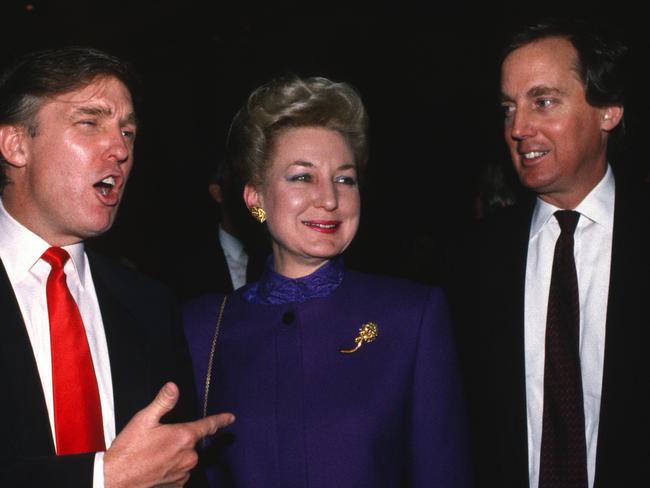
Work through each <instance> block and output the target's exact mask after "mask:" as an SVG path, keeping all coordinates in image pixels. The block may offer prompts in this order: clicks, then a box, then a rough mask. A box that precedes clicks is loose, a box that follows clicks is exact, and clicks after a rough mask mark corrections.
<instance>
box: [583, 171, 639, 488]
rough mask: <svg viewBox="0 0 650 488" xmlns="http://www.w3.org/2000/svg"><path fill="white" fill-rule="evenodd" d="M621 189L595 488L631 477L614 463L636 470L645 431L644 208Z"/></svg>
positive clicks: (620, 183) (618, 190)
mask: <svg viewBox="0 0 650 488" xmlns="http://www.w3.org/2000/svg"><path fill="white" fill-rule="evenodd" d="M624 183H625V182H624V181H619V180H617V181H616V202H615V209H614V231H613V239H612V262H611V272H610V280H609V294H608V303H607V323H606V332H605V357H604V364H603V384H602V390H601V401H600V405H601V406H600V420H599V427H598V448H597V455H596V478H595V487H599V486H610V484H611V483H614V480H616V479H617V477H618V478H619V479H620V476H621V473H623V472H625V473H633V472H634V471H631V470H629V469H628V468H625V471H621V469H622V466H621V465H620V464H619V461H620V462H624V463H626V464H627V463H629V465H634V466H637V465H638V466H639V467H640V466H641V465H642V464H641V463H644V461H643V460H638V461H635V460H634V456H638V455H639V454H638V453H641V452H644V449H637V450H635V447H634V443H635V442H641V441H640V439H643V438H644V433H647V430H648V429H647V426H648V421H647V414H648V408H650V405H649V403H650V401H649V399H648V393H647V388H644V387H641V386H640V383H639V379H640V378H644V380H642V381H645V377H647V374H648V363H647V359H646V358H647V345H648V342H649V341H650V337H649V335H650V334H649V332H648V324H649V323H650V314H649V312H648V300H650V289H649V286H648V281H649V280H650V278H649V277H650V269H649V262H650V260H649V259H648V257H647V254H648V252H649V250H650V248H649V246H650V236H649V235H648V224H647V218H648V217H647V213H646V211H647V205H646V202H645V201H644V200H643V198H642V197H641V194H640V193H639V192H638V191H635V188H628V187H627V186H626V185H625V184H624ZM637 196H638V197H639V198H637ZM643 384H644V383H643ZM616 484H618V483H616ZM623 484H625V483H623Z"/></svg>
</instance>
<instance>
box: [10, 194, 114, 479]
mask: <svg viewBox="0 0 650 488" xmlns="http://www.w3.org/2000/svg"><path fill="white" fill-rule="evenodd" d="M49 247H51V246H50V245H49V244H48V243H47V242H45V241H44V240H43V239H41V238H40V237H39V236H37V235H36V234H34V233H33V232H31V231H30V230H29V229H27V228H26V227H24V226H23V225H21V224H20V223H18V222H17V221H16V220H15V219H14V218H13V217H11V215H9V213H8V212H7V210H6V209H5V208H4V205H3V204H2V200H1V199H0V258H1V259H2V263H3V264H4V267H5V269H6V271H7V275H8V277H9V281H10V283H11V286H12V287H13V290H14V293H15V295H16V299H17V301H18V305H19V307H20V312H21V314H22V317H23V320H24V322H25V327H26V329H27V335H28V336H29V340H30V343H31V345H32V349H33V351H34V356H35V360H36V366H37V368H38V374H39V376H40V380H41V386H42V388H43V394H44V395H45V403H46V405H47V411H48V416H49V420H50V428H51V429H52V437H53V439H54V442H55V443H56V434H55V429H54V408H53V402H54V400H53V391H52V357H51V352H50V323H49V317H48V313H47V296H46V292H45V286H46V283H47V278H48V276H49V274H50V269H51V268H50V265H49V264H48V263H47V262H46V261H44V260H43V259H41V256H42V254H43V253H44V252H45V251H46V250H47V249H48V248H49ZM64 249H65V250H66V251H67V252H68V254H70V259H69V260H68V261H67V262H66V264H65V266H64V272H65V274H66V281H67V284H68V288H69V289H70V293H71V294H72V296H73V298H74V300H75V302H76V303H77V306H78V307H79V312H80V314H81V317H82V320H83V323H84V327H85V329H86V336H87V338H88V345H89V347H90V353H91V356H92V360H93V365H94V369H95V375H96V376H97V386H98V388H99V399H100V403H101V409H102V419H103V423H104V441H105V444H106V447H107V448H108V447H109V446H110V445H111V442H113V439H114V438H115V413H114V408H113V385H112V381H111V368H110V360H109V356H108V347H107V345H106V335H105V334H104V325H103V322H102V316H101V312H100V310H99V303H98V301H97V295H96V294H95V286H94V284H93V279H92V275H91V273H90V266H89V264H88V257H87V256H86V253H85V252H84V245H83V243H79V244H74V245H71V246H65V247H64ZM18 400H19V399H18ZM93 486H94V487H95V488H101V487H103V486H104V472H103V453H97V454H96V455H95V464H94V475H93Z"/></svg>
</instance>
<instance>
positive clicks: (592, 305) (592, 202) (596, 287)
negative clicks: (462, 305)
mask: <svg viewBox="0 0 650 488" xmlns="http://www.w3.org/2000/svg"><path fill="white" fill-rule="evenodd" d="M614 190H615V184H614V175H613V174H612V170H611V168H610V167H609V166H608V167H607V172H606V174H605V176H604V177H603V179H602V180H601V181H600V182H599V183H598V185H596V186H595V187H594V189H593V190H592V191H591V192H590V193H589V194H588V195H587V196H586V197H585V198H584V200H583V201H582V202H580V204H579V205H578V206H577V207H576V208H575V209H573V210H575V211H576V212H579V213H580V219H579V220H578V226H577V228H576V231H575V234H574V241H575V245H574V256H575V262H576V272H577V275H578V293H579V302H580V344H579V350H580V363H581V372H582V389H583V394H584V409H585V434H586V442H587V475H588V482H589V485H588V486H589V487H590V488H591V487H593V484H594V474H595V470H596V443H597V440H598V421H599V416H600V397H601V389H602V381H603V360H604V355H605V323H606V317H607V297H608V292H609V272H610V264H611V258H612V230H613V227H614ZM556 210H562V209H559V208H557V207H554V206H553V205H551V204H549V203H546V202H544V201H543V200H541V199H540V198H538V199H537V203H536V205H535V210H534V211H533V218H532V222H531V226H530V236H529V241H528V258H527V262H526V291H525V304H524V307H525V318H524V320H525V326H524V347H525V358H526V408H527V421H528V469H529V479H530V487H531V488H537V487H538V485H539V465H540V447H541V443H542V414H543V407H544V349H545V334H546V314H547V308H548V295H549V288H550V285H551V271H552V267H553V254H554V250H555V242H556V241H557V238H558V237H559V235H560V226H559V224H558V222H557V219H556V218H555V217H554V216H553V213H554V212H555V211H556Z"/></svg>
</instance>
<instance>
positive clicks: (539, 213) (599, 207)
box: [530, 164, 616, 238]
mask: <svg viewBox="0 0 650 488" xmlns="http://www.w3.org/2000/svg"><path fill="white" fill-rule="evenodd" d="M615 190H616V184H615V182H614V173H613V172H612V168H611V167H610V166H609V164H608V165H607V171H606V172H605V176H603V178H602V179H601V180H600V181H599V182H598V184H597V185H596V186H595V187H594V188H593V189H592V190H591V191H590V192H589V194H588V195H587V196H586V197H585V198H584V199H583V200H582V201H581V202H580V203H579V204H578V206H577V207H576V208H575V209H574V210H575V211H576V212H579V213H580V214H581V215H583V216H584V217H586V218H588V219H589V220H591V221H592V222H594V223H596V224H599V225H601V226H603V227H604V228H605V229H607V230H608V231H609V232H612V230H613V228H614V196H615ZM557 210H562V209H561V208H558V207H556V206H555V205H551V204H550V203H548V202H545V201H544V200H542V199H541V198H539V197H537V201H536V202H535V209H534V211H533V218H532V222H531V226H530V237H531V238H532V237H533V236H535V235H536V234H537V233H538V232H539V231H540V230H541V229H542V227H544V225H546V223H547V222H548V221H549V220H550V219H551V217H553V214H554V213H555V212H556V211H557Z"/></svg>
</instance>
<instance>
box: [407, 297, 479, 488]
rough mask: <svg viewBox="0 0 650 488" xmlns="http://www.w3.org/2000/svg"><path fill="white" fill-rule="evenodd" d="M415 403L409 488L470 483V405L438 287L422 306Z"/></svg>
mask: <svg viewBox="0 0 650 488" xmlns="http://www.w3.org/2000/svg"><path fill="white" fill-rule="evenodd" d="M410 404H411V417H410V420H409V422H410V425H409V428H410V442H409V449H410V456H409V459H410V462H411V466H410V467H409V470H408V471H409V473H408V477H409V478H410V479H409V484H408V486H412V487H416V488H425V487H432V486H444V487H447V488H461V487H468V486H470V479H469V478H470V475H469V473H470V469H469V465H468V450H467V427H466V412H465V405H464V401H463V395H462V388H461V380H460V375H459V373H458V366H457V359H456V353H455V349H454V346H453V343H452V338H451V330H450V324H449V318H448V311H447V304H446V301H445V299H444V296H443V293H442V292H441V291H440V290H439V289H434V290H432V292H431V294H430V296H429V300H428V302H427V303H426V306H425V307H424V310H423V314H422V318H421V322H420V330H419V336H418V343H417V349H416V357H415V364H414V377H413V391H412V400H411V402H410Z"/></svg>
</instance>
